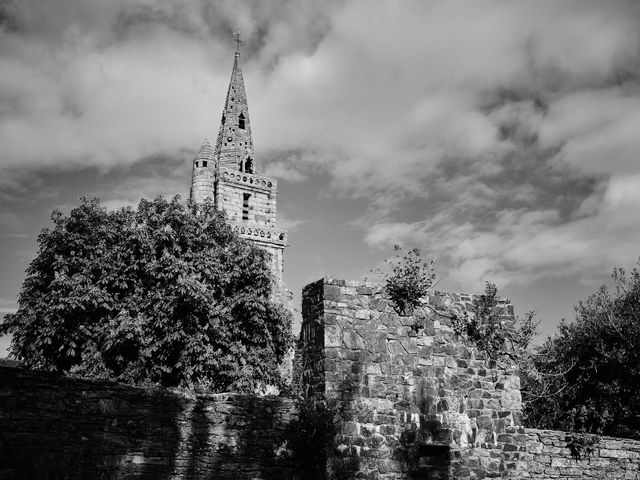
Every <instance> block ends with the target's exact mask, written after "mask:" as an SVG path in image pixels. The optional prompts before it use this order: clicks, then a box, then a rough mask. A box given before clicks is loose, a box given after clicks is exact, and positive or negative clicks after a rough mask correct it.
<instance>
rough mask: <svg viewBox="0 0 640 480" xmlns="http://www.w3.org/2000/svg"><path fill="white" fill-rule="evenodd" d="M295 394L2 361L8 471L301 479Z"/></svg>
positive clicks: (0, 427) (1, 472)
mask: <svg viewBox="0 0 640 480" xmlns="http://www.w3.org/2000/svg"><path fill="white" fill-rule="evenodd" d="M294 413H295V408H294V402H293V401H292V400H289V399H286V398H277V397H257V396H252V395H240V394H215V395H198V396H193V395H191V396H190V395H186V394H185V393H180V392H178V391H170V390H166V389H161V388H143V387H131V386H128V385H118V384H114V383H110V382H96V381H86V380H79V379H71V378H64V377H58V376H55V375H51V374H43V373H38V374H36V373H32V372H27V371H23V370H21V369H19V368H7V367H0V479H2V480H41V479H42V480H44V479H46V480H57V479H60V480H63V479H64V480H75V479H77V480H88V479H120V480H122V479H131V478H136V479H148V480H152V479H153V480H157V479H168V478H172V479H185V480H187V479H189V480H195V479H211V478H215V479H217V480H225V479H228V480H232V479H233V480H236V479H246V480H250V479H264V480H267V479H271V480H287V479H291V480H293V479H299V476H298V475H297V471H298V468H297V466H296V465H294V464H293V463H292V462H291V460H289V459H288V458H287V457H286V456H285V455H282V454H281V452H282V451H283V445H284V444H285V440H286V438H285V437H286V436H285V434H286V428H287V425H288V424H289V422H290V421H291V419H292V418H293V416H294Z"/></svg>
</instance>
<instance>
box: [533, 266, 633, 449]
mask: <svg viewBox="0 0 640 480" xmlns="http://www.w3.org/2000/svg"><path fill="white" fill-rule="evenodd" d="M613 280H614V284H615V290H614V291H613V292H612V291H610V290H609V289H608V288H607V287H604V286H603V287H601V288H600V289H599V290H598V291H597V292H595V293H594V294H592V295H591V296H589V297H588V298H587V299H586V300H584V301H581V302H580V303H579V304H578V305H577V306H576V319H575V321H574V322H572V323H565V322H563V323H562V324H561V325H560V327H559V332H558V333H557V334H556V335H555V336H554V337H552V338H549V339H548V340H547V341H546V342H545V343H544V344H543V345H542V346H541V347H540V348H539V350H538V352H537V353H538V354H537V355H535V356H534V357H533V359H534V364H535V367H536V369H537V371H536V372H535V373H536V375H525V376H524V377H523V379H524V380H525V381H524V385H523V386H524V388H525V392H524V393H525V400H528V401H527V402H526V410H525V413H526V416H527V421H528V423H529V425H530V426H535V427H539V428H555V429H563V430H576V431H583V432H590V433H597V434H606V435H613V436H619V437H631V438H640V271H639V270H638V269H633V270H632V271H631V272H630V274H629V275H627V274H626V273H625V272H624V270H622V269H616V270H615V271H614V273H613Z"/></svg>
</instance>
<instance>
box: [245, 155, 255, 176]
mask: <svg viewBox="0 0 640 480" xmlns="http://www.w3.org/2000/svg"><path fill="white" fill-rule="evenodd" d="M244 171H245V172H246V173H253V160H251V157H249V158H247V159H246V160H245V162H244Z"/></svg>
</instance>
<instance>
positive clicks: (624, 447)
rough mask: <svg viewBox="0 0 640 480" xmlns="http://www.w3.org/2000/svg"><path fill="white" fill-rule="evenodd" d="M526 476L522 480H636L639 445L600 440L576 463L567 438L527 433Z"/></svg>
mask: <svg viewBox="0 0 640 480" xmlns="http://www.w3.org/2000/svg"><path fill="white" fill-rule="evenodd" d="M526 432H527V452H528V455H527V464H528V467H527V474H526V475H523V477H522V478H532V479H538V480H551V479H553V480H556V479H583V478H597V479H600V478H603V479H607V480H610V479H638V478H640V472H639V471H638V467H639V460H640V442H639V441H636V440H628V439H621V438H612V437H602V438H601V439H600V442H599V443H597V444H595V446H594V452H593V454H592V455H591V457H589V458H583V459H580V460H578V459H577V458H575V457H574V456H573V455H572V453H571V451H570V450H569V448H568V446H567V434H566V433H564V432H556V431H550V430H534V429H527V430H526Z"/></svg>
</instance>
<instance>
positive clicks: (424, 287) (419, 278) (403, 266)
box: [377, 245, 437, 315]
mask: <svg viewBox="0 0 640 480" xmlns="http://www.w3.org/2000/svg"><path fill="white" fill-rule="evenodd" d="M394 250H395V257H394V258H392V259H388V260H385V262H386V264H387V266H388V267H389V269H390V271H389V270H384V269H377V272H378V273H379V274H380V275H381V276H382V278H383V281H384V289H385V293H386V294H387V295H388V296H389V299H390V300H391V302H392V304H393V306H394V308H395V309H396V311H397V312H398V313H399V314H400V315H411V313H412V312H413V309H414V308H415V307H417V306H418V305H420V304H421V299H422V298H423V297H425V296H426V295H427V293H429V289H430V288H431V287H433V285H434V284H435V283H436V279H437V276H436V273H435V271H434V266H435V261H434V260H431V261H425V260H424V259H423V258H422V253H421V252H420V249H418V248H414V249H412V250H409V251H408V252H407V253H405V254H403V252H402V247H400V246H399V245H395V246H394Z"/></svg>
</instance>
